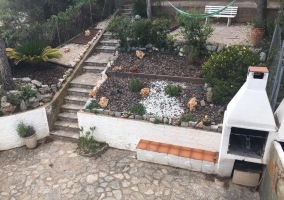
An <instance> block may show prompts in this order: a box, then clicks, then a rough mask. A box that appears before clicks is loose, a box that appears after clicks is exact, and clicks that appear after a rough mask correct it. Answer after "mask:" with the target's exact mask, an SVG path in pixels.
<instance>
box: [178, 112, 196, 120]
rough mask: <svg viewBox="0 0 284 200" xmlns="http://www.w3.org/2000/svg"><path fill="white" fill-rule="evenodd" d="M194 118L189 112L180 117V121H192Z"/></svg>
mask: <svg viewBox="0 0 284 200" xmlns="http://www.w3.org/2000/svg"><path fill="white" fill-rule="evenodd" d="M194 120H195V118H194V116H192V115H191V114H187V115H184V116H182V117H181V119H180V121H181V122H189V121H194Z"/></svg>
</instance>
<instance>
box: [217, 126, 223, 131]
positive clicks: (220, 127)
mask: <svg viewBox="0 0 284 200" xmlns="http://www.w3.org/2000/svg"><path fill="white" fill-rule="evenodd" d="M222 129H223V124H218V132H220V133H222Z"/></svg>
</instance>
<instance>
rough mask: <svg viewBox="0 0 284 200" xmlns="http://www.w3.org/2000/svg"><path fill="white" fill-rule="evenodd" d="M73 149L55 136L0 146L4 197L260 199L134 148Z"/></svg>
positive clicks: (0, 187)
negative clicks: (141, 157) (143, 156)
mask: <svg viewBox="0 0 284 200" xmlns="http://www.w3.org/2000/svg"><path fill="white" fill-rule="evenodd" d="M75 150H76V144H74V143H69V142H63V141H53V142H50V143H43V144H41V145H40V146H39V147H38V148H36V149H34V150H28V149H26V147H21V148H17V149H13V150H9V151H3V152H0V183H1V184H0V199H1V200H6V199H7V200H15V199H22V200H30V199H35V200H38V199H44V200H57V199H106V200H112V199H113V200H115V199H125V200H126V199H135V200H136V199H141V200H144V199H149V200H150V199H157V200H158V199H190V200H196V199H200V200H203V199H204V200H211V199H212V200H237V199H240V200H258V199H259V194H258V192H253V191H251V190H250V189H248V188H246V187H241V186H238V185H234V184H232V183H231V181H230V180H229V179H222V180H220V179H217V178H216V177H214V176H208V175H207V176H206V175H204V174H201V173H196V172H191V171H188V170H183V169H177V168H173V167H168V166H162V165H157V164H151V163H146V162H141V161H138V160H136V159H135V152H131V151H123V150H118V149H109V150H108V151H107V152H106V153H105V154H104V155H103V156H102V157H100V158H98V159H96V160H95V159H93V158H88V157H81V156H79V155H77V153H76V152H75Z"/></svg>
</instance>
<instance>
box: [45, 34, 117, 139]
mask: <svg viewBox="0 0 284 200" xmlns="http://www.w3.org/2000/svg"><path fill="white" fill-rule="evenodd" d="M117 46H118V41H117V40H113V39H111V34H110V33H105V34H103V37H102V39H101V41H99V46H97V47H96V49H95V53H94V54H93V55H92V56H90V57H89V58H88V59H86V60H85V62H84V66H83V68H82V71H83V73H82V75H80V76H77V77H76V78H74V79H73V80H72V81H71V82H70V87H69V88H68V90H67V96H66V97H65V98H64V104H63V105H62V106H61V110H60V111H61V112H60V113H59V114H58V118H57V121H56V122H55V124H54V130H53V131H52V132H51V133H50V136H51V137H53V138H57V139H65V140H68V141H72V142H76V141H77V140H78V138H79V136H80V134H79V126H78V118H77V112H78V111H79V110H81V109H82V108H83V107H84V105H85V103H86V102H87V100H88V99H89V92H90V91H91V90H92V89H93V88H94V86H95V85H96V82H97V81H98V80H100V78H101V72H102V71H103V70H105V68H106V66H107V63H108V62H109V61H112V60H115V59H116V56H114V53H115V50H116V48H117Z"/></svg>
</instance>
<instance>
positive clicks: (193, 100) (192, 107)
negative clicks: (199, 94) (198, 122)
mask: <svg viewBox="0 0 284 200" xmlns="http://www.w3.org/2000/svg"><path fill="white" fill-rule="evenodd" d="M196 106H197V101H196V97H193V98H191V99H190V100H189V102H188V103H187V107H188V108H189V110H190V111H191V112H194V111H196Z"/></svg>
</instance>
